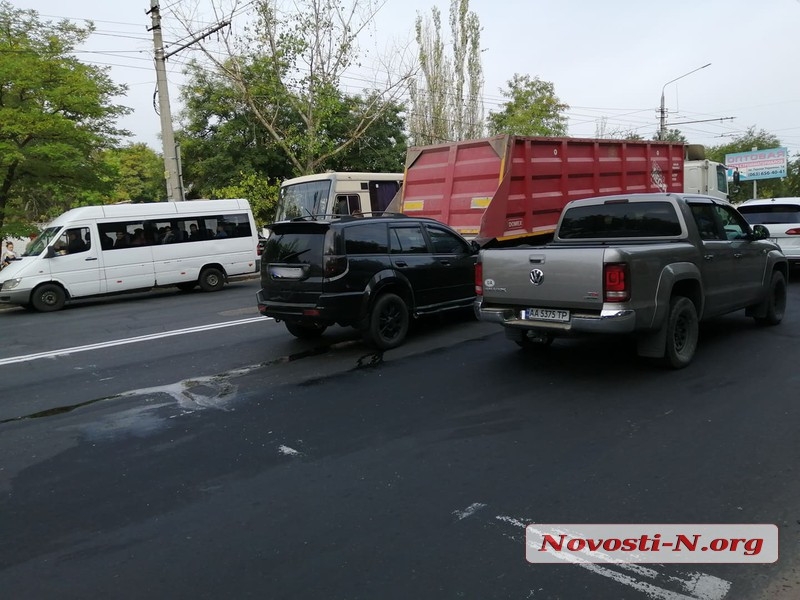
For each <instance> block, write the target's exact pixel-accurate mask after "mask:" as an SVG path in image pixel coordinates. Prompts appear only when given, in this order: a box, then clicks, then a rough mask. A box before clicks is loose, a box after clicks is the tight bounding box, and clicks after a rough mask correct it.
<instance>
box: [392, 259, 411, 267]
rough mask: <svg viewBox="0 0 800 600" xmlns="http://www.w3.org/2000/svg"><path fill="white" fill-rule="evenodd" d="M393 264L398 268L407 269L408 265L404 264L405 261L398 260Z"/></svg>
mask: <svg viewBox="0 0 800 600" xmlns="http://www.w3.org/2000/svg"><path fill="white" fill-rule="evenodd" d="M394 264H396V265H397V266H398V267H407V266H408V264H406V261H404V260H398V261H397V262H396V263H394Z"/></svg>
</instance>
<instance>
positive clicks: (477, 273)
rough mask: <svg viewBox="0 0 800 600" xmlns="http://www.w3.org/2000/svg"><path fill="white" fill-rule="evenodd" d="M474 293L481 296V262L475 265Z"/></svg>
mask: <svg viewBox="0 0 800 600" xmlns="http://www.w3.org/2000/svg"><path fill="white" fill-rule="evenodd" d="M475 295H476V296H483V264H482V263H477V264H476V265H475Z"/></svg>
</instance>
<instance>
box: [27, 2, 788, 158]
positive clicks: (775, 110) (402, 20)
mask: <svg viewBox="0 0 800 600" xmlns="http://www.w3.org/2000/svg"><path fill="white" fill-rule="evenodd" d="M246 1H247V0H243V2H242V3H245V2H246ZM12 3H13V4H14V6H16V7H19V8H32V9H35V10H37V11H38V12H39V13H40V16H41V17H42V18H45V19H58V18H69V19H75V20H83V19H91V20H93V21H94V22H95V25H96V28H97V32H96V33H95V34H94V35H93V36H92V37H91V38H90V40H89V41H88V42H87V44H86V45H85V46H84V47H83V48H81V50H82V52H81V53H79V54H78V56H79V58H80V59H81V60H83V61H85V62H89V63H93V64H100V65H108V66H110V68H111V71H110V75H111V77H112V79H114V80H115V81H116V82H118V83H125V84H127V85H128V86H129V91H128V95H127V96H126V97H125V98H122V99H120V103H121V104H125V105H127V106H130V107H131V108H133V109H134V111H135V112H134V113H133V114H132V115H131V116H129V117H127V118H125V119H124V120H123V121H122V122H121V125H122V126H123V127H125V128H127V129H129V130H131V131H132V132H133V133H134V136H135V137H134V140H135V141H142V142H146V143H147V144H149V145H150V146H152V147H153V148H154V149H156V150H159V151H160V150H161V143H160V141H159V131H160V124H159V118H158V116H157V115H156V113H155V111H154V109H153V95H154V92H155V71H154V68H153V63H152V47H153V43H152V37H151V34H150V33H149V32H148V31H147V27H148V26H149V24H150V18H149V17H148V16H147V15H146V14H145V11H146V10H148V9H149V7H150V2H149V0H124V1H120V2H110V1H106V2H100V1H98V0H72V1H71V2H69V3H64V2H63V1H58V0H12ZM161 6H162V14H163V17H164V30H165V40H166V41H167V42H170V41H175V40H177V39H178V37H179V35H180V32H182V31H183V30H182V28H181V26H180V23H179V22H178V21H177V19H176V18H175V14H174V13H175V12H177V11H181V12H184V13H186V12H187V11H190V8H191V7H194V8H195V9H196V12H195V14H199V15H201V17H202V18H204V19H208V20H210V19H211V18H212V17H211V16H210V13H209V12H208V10H207V8H208V7H209V6H211V0H162V3H161ZM432 6H438V7H439V8H440V10H441V11H442V14H443V20H444V23H445V28H446V29H447V19H448V14H449V1H448V0H437V1H436V2H432V1H430V0H427V1H426V0H388V2H387V4H386V6H384V8H383V9H382V10H381V11H380V13H379V15H378V18H377V20H376V22H375V26H374V30H373V36H372V37H370V38H369V39H366V40H365V42H364V50H367V51H369V54H368V55H367V58H368V59H369V57H370V56H378V55H380V54H381V53H382V52H385V50H386V49H387V48H390V49H396V48H401V47H403V46H404V45H407V44H409V43H410V42H411V40H412V39H413V30H414V20H415V18H416V15H417V14H418V13H421V14H424V15H429V14H430V9H431V7H432ZM470 8H471V9H472V10H473V11H474V12H476V13H477V15H478V18H479V19H480V22H481V25H482V27H483V32H482V36H481V46H482V48H483V49H484V52H483V55H482V58H483V70H484V76H485V87H484V101H485V106H486V110H487V112H488V111H491V110H496V109H497V107H498V105H499V103H500V102H502V97H501V95H500V91H499V90H500V88H502V87H504V86H505V82H506V81H508V80H509V79H510V78H511V77H512V76H513V75H514V74H515V73H520V74H527V75H530V76H532V77H536V76H538V77H539V78H541V79H543V80H546V81H550V82H552V83H553V84H554V86H555V92H556V95H557V96H558V97H559V98H560V99H561V101H562V102H564V103H566V104H568V105H569V106H570V109H569V111H568V112H567V115H568V117H569V133H570V135H571V136H575V137H595V133H596V131H597V127H598V123H599V122H600V120H601V119H605V123H606V125H605V126H606V129H607V130H608V131H613V130H624V131H628V130H635V131H636V132H638V133H639V134H640V135H642V136H643V137H645V138H650V137H652V135H653V134H654V133H655V132H656V130H657V129H658V107H659V104H660V100H661V92H662V88H663V89H664V96H665V104H666V108H667V110H668V115H669V116H668V121H667V123H668V126H670V127H675V128H677V129H680V130H681V131H682V132H683V133H684V135H685V136H686V137H687V138H688V140H689V142H691V143H698V144H705V145H718V144H724V143H727V142H728V141H730V140H731V139H732V137H734V136H736V135H739V134H741V133H743V132H744V131H745V130H746V129H747V128H748V127H751V126H755V127H756V128H757V129H764V130H766V131H768V132H770V133H772V134H774V135H775V136H777V137H778V138H779V139H780V140H781V142H782V145H784V146H786V147H787V148H789V150H790V153H791V154H792V155H794V154H796V153H798V152H800V116H799V115H800V68H798V62H800V34H799V31H800V0H760V2H753V1H749V2H745V1H744V0H725V1H715V0H671V1H669V2H651V1H648V0H606V1H605V2H598V1H597V0H561V1H558V2H542V1H537V0H471V2H470ZM248 20H249V16H248V14H247V13H246V12H243V13H241V14H240V15H239V16H237V17H236V18H235V21H234V25H235V26H236V27H237V28H241V27H243V26H245V25H246V24H247V21H248ZM448 31H449V30H447V31H445V33H447V32H448ZM370 44H374V47H370ZM191 56H192V51H191V50H184V51H182V52H181V53H179V54H178V55H176V57H175V58H173V59H171V60H170V63H169V70H170V97H171V101H172V111H173V115H174V116H175V120H176V127H178V124H177V118H178V113H179V111H180V102H179V86H180V84H181V82H182V81H183V76H182V75H181V67H180V63H182V62H185V61H186V60H188V59H189V58H191ZM707 63H711V65H710V66H709V67H707V68H705V69H702V70H700V71H697V72H696V73H692V74H690V75H687V76H686V77H682V75H684V74H686V73H688V72H690V71H692V70H694V69H697V68H698V67H701V66H703V65H705V64H707ZM363 77H364V74H363V73H358V74H357V73H353V78H352V79H349V80H345V83H346V84H347V85H348V88H349V89H348V91H352V92H357V91H359V90H358V89H357V87H356V86H357V85H358V81H360V80H363ZM676 78H680V80H679V81H675V82H672V83H668V82H670V81H671V80H674V79H676ZM665 84H666V85H665ZM686 121H705V122H699V123H698V122H695V123H687V124H679V123H683V122H686ZM673 123H674V125H673Z"/></svg>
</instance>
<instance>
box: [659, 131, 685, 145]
mask: <svg viewBox="0 0 800 600" xmlns="http://www.w3.org/2000/svg"><path fill="white" fill-rule="evenodd" d="M653 139H654V140H661V141H664V142H675V143H680V144H688V143H689V141H688V140H687V139H686V136H685V135H683V133H682V132H681V130H680V129H667V130H666V131H665V132H664V135H663V136H662V137H659V136H658V134H656V135H655V136H654V137H653Z"/></svg>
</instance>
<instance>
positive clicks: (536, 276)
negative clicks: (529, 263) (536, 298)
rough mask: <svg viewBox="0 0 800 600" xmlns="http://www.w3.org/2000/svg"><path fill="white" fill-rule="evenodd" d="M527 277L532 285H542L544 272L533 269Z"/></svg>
mask: <svg viewBox="0 0 800 600" xmlns="http://www.w3.org/2000/svg"><path fill="white" fill-rule="evenodd" d="M529 278H530V280H531V283H532V284H533V285H542V282H543V281H544V273H543V272H542V270H541V269H533V270H532V271H531V274H530V276H529Z"/></svg>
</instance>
